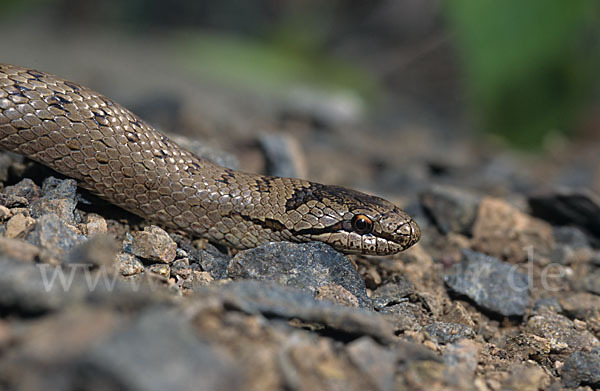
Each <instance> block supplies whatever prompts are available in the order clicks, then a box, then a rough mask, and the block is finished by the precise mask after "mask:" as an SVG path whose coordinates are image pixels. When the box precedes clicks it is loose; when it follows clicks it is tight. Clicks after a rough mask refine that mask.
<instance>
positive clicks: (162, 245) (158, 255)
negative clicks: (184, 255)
mask: <svg viewBox="0 0 600 391" xmlns="http://www.w3.org/2000/svg"><path fill="white" fill-rule="evenodd" d="M128 245H129V246H128ZM126 249H128V250H129V252H130V253H131V254H133V255H135V256H137V257H140V258H142V259H145V260H147V261H150V262H162V263H171V262H173V260H174V259H175V255H176V254H177V243H175V242H174V241H173V239H171V237H170V236H169V234H168V233H166V232H165V230H163V229H162V228H159V227H157V226H155V225H152V226H150V227H145V228H144V230H143V231H141V232H134V233H133V234H132V240H131V243H126Z"/></svg>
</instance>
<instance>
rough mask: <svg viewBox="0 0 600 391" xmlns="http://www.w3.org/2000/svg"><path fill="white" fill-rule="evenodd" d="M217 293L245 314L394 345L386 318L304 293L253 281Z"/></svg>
mask: <svg viewBox="0 0 600 391" xmlns="http://www.w3.org/2000/svg"><path fill="white" fill-rule="evenodd" d="M206 289H208V290H207V291H198V292H197V293H198V294H199V295H200V297H202V294H204V295H207V294H210V292H212V290H211V288H206ZM213 289H215V288H213ZM216 289H218V292H219V296H220V297H221V300H223V302H224V305H226V306H227V307H229V308H235V309H237V310H239V311H242V312H245V313H248V314H254V315H255V314H264V315H265V316H268V317H270V318H274V317H275V318H283V319H298V320H301V321H304V322H308V323H317V324H321V325H323V326H325V327H326V328H327V329H329V330H331V331H330V333H334V334H335V335H339V337H340V338H342V337H344V336H345V337H348V336H353V337H357V336H363V335H367V336H371V337H373V338H374V339H376V340H378V341H379V342H383V343H391V342H394V341H396V337H395V336H394V332H393V328H392V326H391V324H390V323H389V322H388V321H387V320H386V319H385V316H383V315H380V314H378V313H376V312H373V311H367V310H364V309H361V308H353V307H345V306H340V305H336V304H333V303H331V302H329V301H321V300H316V299H315V298H314V297H313V296H312V295H311V294H309V293H307V292H305V291H301V290H298V289H292V288H289V287H284V286H281V285H279V284H275V283H268V282H262V281H252V280H247V281H235V282H232V283H230V284H227V285H225V286H221V287H218V288H216Z"/></svg>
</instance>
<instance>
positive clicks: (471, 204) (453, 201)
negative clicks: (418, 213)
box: [419, 185, 481, 236]
mask: <svg viewBox="0 0 600 391" xmlns="http://www.w3.org/2000/svg"><path fill="white" fill-rule="evenodd" d="M419 198H420V201H421V205H422V206H423V209H424V210H425V211H426V213H427V214H428V215H429V216H430V217H431V219H432V220H433V222H434V223H435V225H436V226H437V227H438V229H439V230H440V231H441V232H442V234H447V233H449V232H456V233H460V234H463V235H468V236H470V235H471V229H472V227H473V223H474V222H475V218H476V216H477V209H478V207H479V202H480V200H481V197H479V196H476V195H474V194H472V193H469V192H466V191H464V190H460V189H457V188H454V187H450V186H441V185H435V186H432V187H430V188H429V189H428V190H426V191H424V192H422V193H421V194H420V197H419Z"/></svg>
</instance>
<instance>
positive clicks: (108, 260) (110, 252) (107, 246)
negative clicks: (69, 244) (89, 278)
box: [67, 235, 119, 269]
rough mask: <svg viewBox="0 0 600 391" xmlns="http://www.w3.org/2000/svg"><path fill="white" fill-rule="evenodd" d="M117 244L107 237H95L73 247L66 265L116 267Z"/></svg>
mask: <svg viewBox="0 0 600 391" xmlns="http://www.w3.org/2000/svg"><path fill="white" fill-rule="evenodd" d="M118 250H119V244H118V243H117V242H116V241H115V240H114V239H113V238H111V237H109V236H107V235H96V236H93V237H91V238H90V239H88V240H87V241H85V242H83V243H81V244H79V245H77V246H75V247H74V248H73V249H72V250H71V251H70V252H69V255H68V257H67V263H68V264H84V265H89V266H92V267H105V268H109V269H110V268H112V267H113V266H115V265H116V263H117V261H118V259H117V251H118Z"/></svg>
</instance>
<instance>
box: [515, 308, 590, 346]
mask: <svg viewBox="0 0 600 391" xmlns="http://www.w3.org/2000/svg"><path fill="white" fill-rule="evenodd" d="M563 308H564V306H563ZM525 330H526V331H527V332H528V333H530V334H534V335H537V336H538V337H542V338H545V339H546V340H548V341H549V345H550V348H551V349H552V350H553V351H555V352H561V353H572V352H574V351H576V350H582V349H589V348H592V347H600V341H598V339H597V338H596V337H595V336H594V335H593V334H592V333H591V332H589V331H588V330H585V329H584V330H582V329H581V328H580V327H578V326H577V325H576V324H575V322H573V321H572V320H571V319H569V318H567V317H566V316H563V315H560V314H556V313H553V312H550V311H547V310H541V311H540V312H539V313H537V314H535V315H533V316H531V317H529V318H528V319H527V324H526V325H525Z"/></svg>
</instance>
